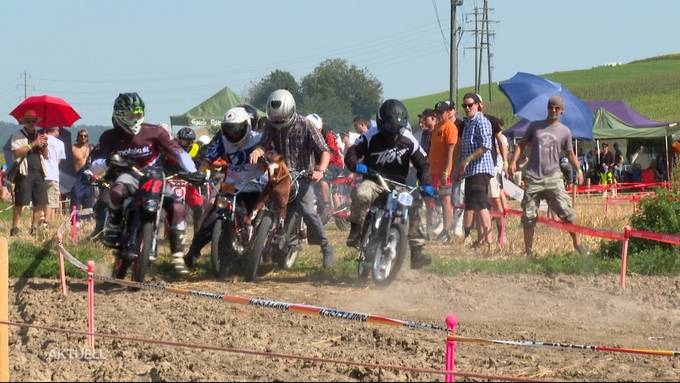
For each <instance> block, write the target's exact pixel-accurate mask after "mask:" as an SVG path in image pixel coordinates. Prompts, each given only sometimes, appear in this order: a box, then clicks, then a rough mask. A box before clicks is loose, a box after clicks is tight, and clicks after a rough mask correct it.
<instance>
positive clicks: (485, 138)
mask: <svg viewBox="0 0 680 383" xmlns="http://www.w3.org/2000/svg"><path fill="white" fill-rule="evenodd" d="M491 137H492V135H491V122H489V120H488V119H487V118H486V117H484V115H483V114H482V113H480V112H477V114H475V116H474V117H472V118H466V119H465V127H464V128H463V137H462V138H461V145H462V146H461V150H460V153H461V157H460V158H461V161H462V160H464V159H465V158H467V157H468V156H469V155H471V154H472V153H474V151H475V150H477V148H479V147H482V146H483V147H485V148H486V149H487V150H486V151H484V154H483V155H482V156H481V157H479V158H477V159H476V160H473V161H472V162H470V163H469V164H468V166H467V168H466V169H465V173H463V178H467V177H471V176H474V175H475V174H480V173H486V174H488V175H490V176H493V175H494V166H493V158H492V157H491Z"/></svg>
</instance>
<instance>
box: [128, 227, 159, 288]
mask: <svg viewBox="0 0 680 383" xmlns="http://www.w3.org/2000/svg"><path fill="white" fill-rule="evenodd" d="M141 234H142V238H138V239H137V240H138V241H140V243H141V246H140V249H139V252H138V253H137V254H138V256H137V259H136V260H135V261H134V262H133V263H132V280H133V281H135V282H144V277H146V273H147V272H148V270H149V257H150V256H151V252H152V251H153V246H152V244H153V236H154V228H153V223H152V222H144V223H143V224H142V228H141Z"/></svg>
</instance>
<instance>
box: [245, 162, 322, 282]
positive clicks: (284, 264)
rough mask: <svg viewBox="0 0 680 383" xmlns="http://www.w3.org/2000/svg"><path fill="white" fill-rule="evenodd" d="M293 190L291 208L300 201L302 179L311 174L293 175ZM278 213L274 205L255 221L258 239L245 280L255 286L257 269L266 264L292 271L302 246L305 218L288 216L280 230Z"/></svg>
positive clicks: (290, 200)
mask: <svg viewBox="0 0 680 383" xmlns="http://www.w3.org/2000/svg"><path fill="white" fill-rule="evenodd" d="M290 176H291V181H292V182H291V188H290V197H289V199H288V205H289V206H290V204H291V203H293V201H294V200H295V198H297V195H298V191H299V188H300V181H301V179H302V178H308V177H309V176H310V173H309V172H307V171H303V172H298V171H295V170H291V171H290ZM278 219H279V218H278V212H277V209H276V206H274V203H273V202H270V203H269V204H267V206H265V207H264V208H263V209H262V210H260V212H258V214H257V217H255V220H254V221H253V228H254V231H253V232H254V235H253V238H252V243H251V246H250V248H249V249H248V254H247V259H246V265H245V268H244V277H245V279H246V281H248V282H251V281H254V280H255V279H256V278H257V269H258V267H259V266H260V264H262V263H268V262H271V261H273V262H275V263H276V264H277V265H278V267H279V268H281V269H284V270H288V269H290V268H291V267H293V265H294V264H295V261H296V260H297V257H298V254H299V253H300V249H301V248H302V244H301V233H300V232H301V226H302V217H301V216H300V215H299V214H298V213H297V212H295V211H292V212H289V213H288V214H287V216H286V220H285V223H284V225H283V228H280V227H278V223H277V222H278Z"/></svg>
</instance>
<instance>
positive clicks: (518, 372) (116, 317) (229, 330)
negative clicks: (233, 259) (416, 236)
mask: <svg viewBox="0 0 680 383" xmlns="http://www.w3.org/2000/svg"><path fill="white" fill-rule="evenodd" d="M277 278H278V277H277V276H270V277H269V278H265V279H264V280H263V281H262V282H260V283H257V284H247V283H217V282H209V281H206V282H195V283H190V284H189V283H184V284H179V283H178V284H176V285H177V286H178V287H183V288H191V289H195V290H204V291H222V292H227V293H229V294H235V295H246V296H251V297H266V298H270V299H275V300H282V301H287V302H295V303H307V304H314V305H321V306H329V307H337V308H342V309H346V310H352V311H361V312H367V313H373V314H383V315H387V316H392V317H396V318H403V319H413V320H418V321H426V322H436V323H438V324H443V320H444V317H445V316H446V314H447V313H449V312H452V313H455V314H457V315H458V319H459V323H460V325H459V331H458V333H459V334H460V335H464V336H475V337H486V338H491V339H528V340H533V339H535V340H543V341H554V342H568V343H578V344H603V345H620V346H629V347H635V348H654V349H676V350H677V349H680V335H679V334H680V281H678V280H676V279H671V278H662V277H639V276H632V277H630V279H629V282H628V283H629V287H628V289H627V290H625V291H622V290H620V289H619V288H618V287H617V281H616V277H615V276H605V277H575V276H563V275H557V276H552V277H544V276H531V275H512V276H495V275H479V274H461V275H458V276H456V277H438V276H435V275H432V274H427V273H420V272H411V271H405V272H404V273H403V275H401V276H400V278H399V280H398V281H397V282H396V283H394V284H393V285H392V286H390V288H388V289H382V290H381V289H373V288H365V287H359V286H354V285H351V284H337V283H336V284H331V283H328V282H323V281H321V282H313V283H312V282H309V281H307V280H305V279H304V278H301V279H300V280H299V281H290V280H287V281H286V283H282V282H281V281H280V280H277ZM12 283H13V290H12V291H11V292H10V294H11V295H10V302H11V303H12V305H11V308H10V310H11V314H10V315H11V320H14V321H24V322H31V323H35V324H41V325H47V326H54V327H62V328H68V329H74V330H79V331H85V329H86V318H85V316H84V315H85V312H86V311H85V308H86V307H85V305H86V302H85V300H86V288H85V285H84V284H82V283H80V282H74V283H72V285H71V292H70V293H69V295H68V296H66V297H64V296H62V295H61V293H60V292H59V289H58V283H57V282H56V281H51V280H37V279H32V280H20V281H16V280H15V281H12ZM95 310H96V319H95V320H96V323H95V325H96V329H97V331H98V332H102V333H114V334H121V335H131V336H142V337H146V338H153V339H162V340H172V341H179V342H189V343H204V344H210V345H215V346H223V347H233V348H240V349H247V350H257V351H272V352H281V353H288V354H295V355H303V356H314V357H324V358H337V359H346V360H356V361H363V362H374V363H386V364H398V365H402V366H413V367H420V368H434V369H443V367H444V350H445V345H444V337H443V336H442V334H439V333H431V332H426V331H415V330H408V329H403V328H391V327H382V326H378V325H373V324H361V323H354V322H348V321H341V320H333V319H327V318H319V317H310V316H307V315H300V314H295V313H289V312H281V311H277V310H272V309H267V308H255V307H251V306H239V305H232V304H228V303H224V302H218V301H212V300H207V299H201V298H196V297H188V296H175V295H172V294H167V293H163V292H156V291H140V292H130V291H128V290H126V289H124V288H119V287H114V286H108V285H97V290H96V296H95ZM11 333H12V336H11V338H10V343H11V345H10V348H11V353H10V374H11V379H12V380H75V381H92V380H107V381H108V380H147V381H148V380H151V381H159V380H270V381H271V380H336V381H337V380H340V381H347V380H360V381H376V380H407V381H411V380H432V379H436V380H443V377H442V376H432V375H425V374H415V373H405V372H397V371H388V370H378V369H366V368H356V367H350V366H344V365H332V364H318V363H310V362H302V361H290V360H281V359H267V358H262V357H254V356H242V355H235V354H227V353H218V352H214V351H197V350H190V349H180V348H168V347H162V346H156V345H149V344H139V343H130V342H123V341H118V340H107V339H101V338H100V339H97V340H96V344H97V352H96V353H95V354H94V355H90V357H86V358H81V356H83V355H82V353H81V352H80V350H83V349H85V345H86V340H85V339H84V338H82V337H78V336H71V335H63V334H55V333H47V332H45V331H41V330H34V329H29V330H19V329H14V328H13V329H12V332H11ZM92 356H93V357H92ZM456 367H457V368H458V369H460V370H463V371H470V372H477V373H484V374H492V375H509V376H523V377H534V378H543V379H559V380H672V381H678V380H680V359H679V358H663V357H649V356H638V355H631V354H613V353H595V352H585V351H579V350H551V349H532V348H517V347H510V346H483V345H477V344H461V343H459V344H458V346H457V359H456Z"/></svg>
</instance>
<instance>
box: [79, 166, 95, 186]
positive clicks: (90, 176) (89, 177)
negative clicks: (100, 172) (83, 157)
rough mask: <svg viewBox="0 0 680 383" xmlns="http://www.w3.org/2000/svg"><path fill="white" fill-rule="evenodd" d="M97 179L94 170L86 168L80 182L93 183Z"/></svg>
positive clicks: (84, 183)
mask: <svg viewBox="0 0 680 383" xmlns="http://www.w3.org/2000/svg"><path fill="white" fill-rule="evenodd" d="M94 180H95V177H94V173H92V170H89V169H88V170H85V171H83V173H82V174H81V175H80V182H81V183H82V184H83V185H91V184H92V183H93V182H94Z"/></svg>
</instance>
